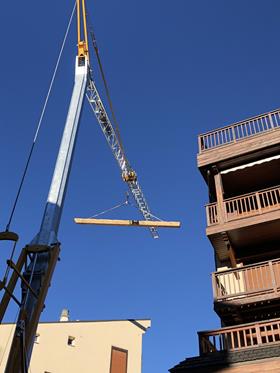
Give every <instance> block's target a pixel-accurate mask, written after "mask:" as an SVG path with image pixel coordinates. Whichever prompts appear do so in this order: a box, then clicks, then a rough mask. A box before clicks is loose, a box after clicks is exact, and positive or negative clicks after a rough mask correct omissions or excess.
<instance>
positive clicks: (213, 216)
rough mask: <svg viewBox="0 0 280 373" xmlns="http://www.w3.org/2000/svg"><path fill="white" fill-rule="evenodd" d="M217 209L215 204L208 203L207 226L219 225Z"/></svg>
mask: <svg viewBox="0 0 280 373" xmlns="http://www.w3.org/2000/svg"><path fill="white" fill-rule="evenodd" d="M217 207H218V205H217V203H209V204H208V205H206V216H207V225H208V226H210V225H215V224H218V223H219V220H218V211H217Z"/></svg>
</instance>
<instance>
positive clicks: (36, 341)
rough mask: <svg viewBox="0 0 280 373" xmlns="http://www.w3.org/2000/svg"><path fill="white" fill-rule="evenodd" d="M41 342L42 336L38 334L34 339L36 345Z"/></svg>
mask: <svg viewBox="0 0 280 373" xmlns="http://www.w3.org/2000/svg"><path fill="white" fill-rule="evenodd" d="M39 342H40V334H39V333H36V335H35V337H34V343H39Z"/></svg>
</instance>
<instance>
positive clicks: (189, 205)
mask: <svg viewBox="0 0 280 373" xmlns="http://www.w3.org/2000/svg"><path fill="white" fill-rule="evenodd" d="M72 3H73V2H72V1H71V2H57V1H54V0H49V1H48V2H38V1H34V0H30V1H28V2H20V1H16V2H4V3H3V4H2V8H1V13H0V32H1V35H2V58H1V60H0V68H1V71H2V75H1V85H0V97H1V102H0V112H1V117H0V118H1V119H0V125H1V138H0V164H1V170H2V178H1V186H0V188H1V194H0V225H1V226H2V229H4V228H5V225H6V222H7V219H8V215H9V211H10V209H11V205H12V202H13V199H14V196H15V193H16V189H17V186H18V183H19V180H20V176H21V173H22V171H23V166H24V163H25V158H26V155H27V152H28V149H29V146H30V143H31V141H32V138H33V134H34V130H35V127H36V124H37V121H38V117H39V115H40V110H41V108H42V104H43V101H44V98H45V95H46V92H47V88H48V84H49V81H50V79H51V74H52V70H53V68H54V64H55V61H56V57H57V54H58V51H59V46H60V44H61V41H62V38H63V34H64V31H65V28H66V24H67V21H68V18H69V15H70V12H71V8H72V5H73V4H72ZM87 3H88V7H89V9H90V13H91V15H92V18H93V21H94V26H95V32H96V36H97V40H98V44H99V48H100V53H101V56H102V59H103V64H104V69H105V71H106V74H107V79H108V82H109V86H110V89H111V95H112V99H113V102H114V106H115V110H116V114H117V117H118V120H119V123H120V127H121V133H122V137H123V142H124V145H125V149H126V153H127V155H128V158H129V160H130V162H131V164H132V165H133V166H134V168H135V170H136V171H137V173H138V176H139V181H140V183H141V185H142V187H143V190H144V193H145V195H146V198H147V200H148V202H149V205H150V208H151V210H152V212H153V213H154V214H155V215H157V216H159V217H161V218H163V219H171V220H173V219H178V220H181V221H182V229H181V230H179V231H175V230H162V231H161V237H160V239H159V240H153V239H152V238H151V236H150V235H149V232H148V231H145V230H140V229H139V230H137V229H129V228H109V227H82V226H75V225H74V223H73V217H75V216H90V215H93V214H94V213H97V212H99V211H102V210H104V209H106V208H109V207H112V206H113V205H116V204H118V203H120V202H122V201H123V200H124V195H125V192H126V187H125V185H124V183H123V182H122V181H121V178H120V174H119V169H118V167H117V165H116V163H115V160H114V159H113V156H112V154H111V153H110V149H109V148H108V146H107V144H106V142H105V139H104V138H103V134H102V133H101V131H100V129H99V128H98V125H97V123H96V121H95V118H94V117H93V115H92V114H91V112H90V111H89V108H88V107H87V105H85V107H84V111H83V115H82V119H81V126H80V133H79V138H78V143H77V147H76V153H75V159H74V163H73V169H72V173H71V178H70V183H69V188H68V192H67V197H66V202H65V209H64V213H63V217H62V221H61V227H60V233H59V239H60V241H61V242H62V253H61V259H62V260H61V262H60V263H59V264H58V266H57V268H56V272H55V275H54V278H53V281H52V287H51V288H50V291H49V295H48V298H47V301H46V306H47V307H46V309H45V311H44V313H43V315H42V320H57V319H58V317H59V314H60V312H61V309H62V308H64V307H66V308H69V309H70V312H71V317H72V319H80V320H90V319H122V318H151V319H152V328H151V329H150V331H149V332H148V333H147V334H146V336H145V337H144V341H143V342H144V343H143V373H152V372H153V373H154V372H167V370H168V368H170V367H172V366H173V365H175V364H176V363H178V362H179V361H180V360H182V359H184V358H185V357H186V356H192V355H196V354H197V353H198V344H197V336H196V332H197V331H198V330H205V329H212V328H217V327H218V326H219V321H218V318H217V317H216V316H215V314H214V312H213V311H212V289H211V280H210V273H211V271H213V270H214V261H213V250H212V248H211V245H210V243H209V242H208V241H207V238H206V237H205V224H206V219H205V211H204V204H205V203H207V189H206V185H205V184H204V181H203V179H202V177H201V176H200V174H199V172H198V170H197V168H196V153H197V135H198V134H199V133H201V132H206V131H207V130H210V129H213V128H217V127H220V126H223V125H226V124H229V123H231V122H234V121H237V120H241V119H243V118H246V117H248V116H253V115H255V114H258V113H262V112H266V111H269V110H271V109H274V108H277V107H278V106H279V86H278V83H277V81H278V80H279V57H280V56H279V54H280V52H279V47H278V44H279V16H278V15H279V11H280V5H279V2H278V1H277V0H266V1H259V0H254V1H253V0H251V1H250V0H245V1H244V0H236V1H222V0H212V1H209V0H208V1H207V0H195V1H190V0H189V1H188V0H174V1H172V2H170V1H167V0H152V1H151V0H150V1H148V0H142V1H141V2H140V1H138V2H136V1H128V0H122V1H118V2H116V1H113V0H102V1H101V0H95V1H94V0H88V2H87ZM75 34H76V29H75V25H73V27H72V30H71V33H70V36H69V39H68V41H67V45H66V49H65V53H64V55H63V58H62V62H61V65H60V68H59V71H58V76H57V80H56V82H55V85H54V91H53V94H52V96H51V99H50V103H49V106H48V110H47V113H46V117H45V120H44V122H43V125H42V130H41V132H40V135H39V139H38V143H37V145H36V149H35V152H34V157H33V159H32V162H31V167H30V170H29V172H28V175H27V179H26V183H25V184H24V189H23V193H22V195H21V198H20V202H19V205H18V209H17V210H16V214H15V218H14V220H13V224H12V226H11V228H12V229H14V230H15V231H17V232H18V233H19V235H20V243H19V247H18V250H19V249H20V247H22V246H24V245H25V244H27V243H29V242H30V241H31V239H32V238H33V237H34V236H35V234H36V233H37V232H38V229H39V226H40V222H41V217H42V213H43V210H44V205H45V200H46V197H47V193H48V188H49V184H50V181H51V175H52V171H53V167H54V162H55V158H56V153H57V150H58V146H59V142H60V136H61V134H62V130H63V126H64V121H65V117H66V114H67V108H68V104H69V100H70V96H71V88H72V84H73V76H74V59H75V53H76V49H75V45H76V39H75V38H76V35H75ZM93 67H94V69H95V71H96V75H97V66H96V64H95V65H94V66H93ZM96 81H97V84H98V87H100V91H101V92H103V89H102V86H101V82H100V79H99V78H97V79H96ZM276 83H277V84H276ZM108 217H113V218H138V217H139V215H138V214H137V211H135V210H134V209H132V208H131V209H129V208H124V209H122V210H119V211H117V212H114V213H112V214H110V215H109V216H108ZM7 256H8V249H7V248H6V247H5V248H3V250H2V254H1V258H2V260H3V261H4V260H5V259H6V257H7ZM2 267H3V266H2ZM2 267H1V266H0V269H1V270H2V269H3V268H2ZM14 315H15V308H14V307H11V309H10V311H9V315H8V317H7V320H13V319H14Z"/></svg>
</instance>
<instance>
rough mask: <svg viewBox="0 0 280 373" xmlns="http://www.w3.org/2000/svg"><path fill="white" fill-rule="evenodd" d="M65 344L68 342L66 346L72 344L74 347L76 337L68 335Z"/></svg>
mask: <svg viewBox="0 0 280 373" xmlns="http://www.w3.org/2000/svg"><path fill="white" fill-rule="evenodd" d="M67 344H68V346H73V347H74V346H75V345H76V338H75V337H72V336H71V335H69V337H68V341H67Z"/></svg>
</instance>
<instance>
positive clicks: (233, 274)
mask: <svg viewBox="0 0 280 373" xmlns="http://www.w3.org/2000/svg"><path fill="white" fill-rule="evenodd" d="M212 283H213V293H214V299H215V300H216V301H227V300H231V301H232V300H233V301H234V300H237V301H238V299H239V300H240V299H242V298H245V297H246V299H247V298H248V297H252V296H258V295H263V294H271V296H272V297H275V296H279V297H280V259H275V260H271V261H266V262H262V263H258V264H254V265H248V266H244V267H239V268H234V269H229V270H226V271H221V272H214V273H212Z"/></svg>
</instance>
